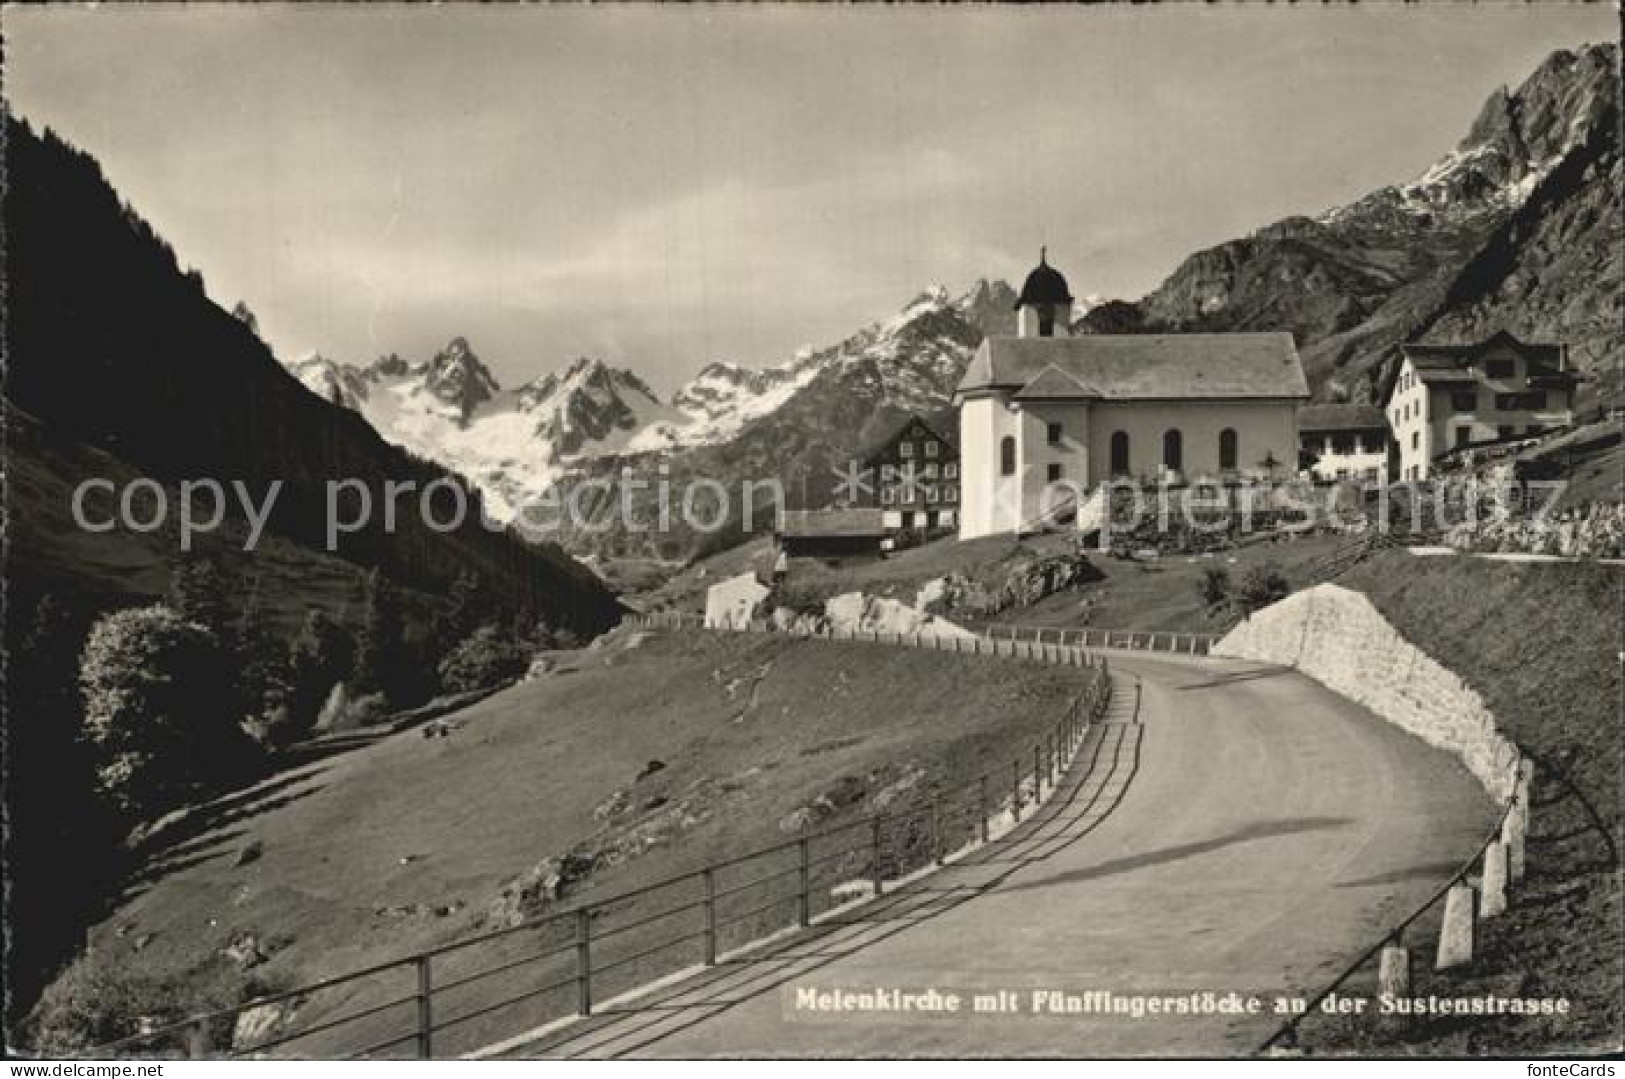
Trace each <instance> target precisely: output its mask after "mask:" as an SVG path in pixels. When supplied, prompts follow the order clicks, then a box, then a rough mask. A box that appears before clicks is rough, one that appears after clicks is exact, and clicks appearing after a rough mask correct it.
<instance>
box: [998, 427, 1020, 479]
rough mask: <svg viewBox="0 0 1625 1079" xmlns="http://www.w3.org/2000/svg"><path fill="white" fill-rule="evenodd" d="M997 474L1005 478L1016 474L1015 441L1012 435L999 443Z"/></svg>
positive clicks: (1006, 436)
mask: <svg viewBox="0 0 1625 1079" xmlns="http://www.w3.org/2000/svg"><path fill="white" fill-rule="evenodd" d="M999 472H1000V474H1001V475H1005V476H1014V475H1015V474H1016V440H1015V437H1014V436H1012V435H1005V436H1004V441H1002V442H1000V443H999Z"/></svg>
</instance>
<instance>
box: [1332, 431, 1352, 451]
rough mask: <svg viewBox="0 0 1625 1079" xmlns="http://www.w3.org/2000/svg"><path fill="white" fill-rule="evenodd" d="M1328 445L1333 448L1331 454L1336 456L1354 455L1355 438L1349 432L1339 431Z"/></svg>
mask: <svg viewBox="0 0 1625 1079" xmlns="http://www.w3.org/2000/svg"><path fill="white" fill-rule="evenodd" d="M1328 445H1330V447H1331V452H1332V453H1335V454H1339V455H1347V454H1350V453H1353V452H1354V436H1353V435H1352V434H1349V433H1348V432H1347V431H1339V432H1338V433H1337V434H1334V435H1333V436H1332V437H1331V438H1330V439H1329V440H1328Z"/></svg>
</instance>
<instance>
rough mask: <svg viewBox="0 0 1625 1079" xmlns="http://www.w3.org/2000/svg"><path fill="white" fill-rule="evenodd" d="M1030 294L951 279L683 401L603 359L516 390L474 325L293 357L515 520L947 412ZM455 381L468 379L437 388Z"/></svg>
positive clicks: (337, 398)
mask: <svg viewBox="0 0 1625 1079" xmlns="http://www.w3.org/2000/svg"><path fill="white" fill-rule="evenodd" d="M1015 302H1016V294H1015V292H1014V290H1012V289H1011V288H1010V286H1009V285H1008V284H1006V283H1005V282H1003V281H996V282H990V281H978V282H977V283H976V284H975V285H974V286H973V287H972V288H971V289H970V290H969V291H967V292H966V293H964V294H963V295H961V296H959V297H957V298H956V297H953V296H951V295H950V293H949V292H948V290H947V289H945V288H942V287H940V286H939V287H935V288H932V289H930V290H928V291H926V292H924V293H922V294H921V295H919V296H917V297H916V298H915V299H913V300H912V301H910V302H909V303H908V304H907V305H905V306H904V308H903V309H902V310H901V311H899V312H898V313H897V314H896V315H894V316H892V317H891V318H889V319H885V320H882V321H880V322H877V323H874V324H873V325H870V326H867V327H865V328H864V329H862V330H860V331H858V332H857V333H856V334H854V335H852V336H851V337H849V338H848V339H846V340H845V341H843V342H841V343H840V344H838V345H834V346H831V347H828V348H824V349H811V348H806V349H802V350H801V351H800V352H798V353H797V354H796V355H795V356H794V357H792V358H791V359H790V360H788V361H786V362H785V363H783V364H780V365H777V366H773V367H767V368H759V369H758V368H750V367H744V366H742V365H739V364H735V363H728V362H722V361H718V362H715V363H712V364H709V365H708V366H706V367H705V368H703V369H702V370H701V371H700V372H699V373H698V374H697V375H695V376H694V378H693V379H691V380H690V381H689V382H688V383H687V384H685V385H683V386H682V387H680V388H679V389H678V390H677V392H676V393H675V394H674V395H673V396H672V398H671V400H670V401H669V402H663V401H661V400H660V399H659V398H658V397H657V396H656V395H655V393H654V392H653V391H652V390H651V389H650V388H649V386H648V385H647V384H646V383H645V382H644V381H643V380H642V379H640V378H638V376H637V375H635V374H633V373H632V372H630V371H625V370H621V369H619V368H616V367H613V366H610V365H608V364H606V363H604V362H603V361H601V360H597V359H588V358H579V359H576V360H573V361H571V362H570V363H569V364H568V365H566V366H565V367H563V368H561V369H559V370H557V371H554V372H552V373H550V374H547V375H544V376H542V377H540V378H537V379H534V380H532V381H530V382H527V383H525V384H523V385H520V386H517V387H514V388H513V389H511V390H505V389H503V388H501V387H500V386H499V385H498V384H497V381H496V379H495V378H493V377H492V376H491V374H490V372H489V370H488V369H487V368H486V367H485V366H484V364H483V363H481V362H480V361H479V360H478V358H477V357H476V356H475V354H474V352H473V350H472V348H471V347H470V346H469V345H468V343H467V341H466V340H464V339H462V338H458V339H456V340H454V341H453V342H452V343H451V344H450V345H448V346H447V348H446V349H444V350H442V351H441V353H440V354H438V355H437V356H436V357H435V358H434V359H433V360H427V361H412V360H406V359H402V358H401V357H399V356H397V355H390V356H386V357H382V358H380V359H378V360H375V361H373V362H372V363H369V364H366V365H364V366H361V365H354V364H347V363H339V362H336V361H334V360H331V359H328V358H326V357H323V356H320V355H312V356H307V357H304V358H301V359H297V360H293V361H290V362H289V363H288V364H287V367H288V370H289V371H290V372H291V373H292V374H293V375H294V376H295V377H297V378H298V379H299V381H300V382H301V383H303V384H304V385H305V386H306V387H307V388H308V389H309V390H311V392H312V393H314V394H316V395H317V396H320V397H322V398H323V399H324V400H327V401H330V402H333V403H335V404H340V405H343V406H344V407H346V408H349V409H351V410H353V411H355V412H357V413H359V414H360V415H361V416H363V417H364V418H365V419H366V420H367V422H368V423H369V424H370V425H371V426H372V427H373V428H374V429H376V430H377V431H378V432H379V433H380V434H381V435H383V437H384V438H385V439H387V440H388V441H390V442H393V443H395V444H396V445H399V446H402V447H404V448H406V449H409V450H411V451H412V452H413V453H414V454H417V455H420V456H423V457H426V458H429V459H432V460H435V461H438V462H440V463H441V464H443V465H445V466H446V467H448V468H450V469H453V470H454V471H456V472H458V473H459V474H461V475H463V476H466V477H467V478H468V479H469V480H471V481H472V482H473V483H475V484H476V485H477V486H478V487H479V488H480V489H481V491H482V492H483V493H484V496H485V502H486V506H487V509H488V512H490V513H491V515H492V516H493V517H496V518H498V519H502V520H510V519H513V518H514V517H515V516H516V515H517V514H518V513H519V512H520V511H521V509H522V508H523V507H525V506H527V505H535V504H537V503H538V502H539V501H540V500H541V499H542V498H543V496H544V493H546V492H548V491H549V490H550V489H555V490H556V491H558V492H561V493H568V492H569V491H572V490H575V489H576V488H577V487H578V486H579V485H580V483H581V481H583V480H587V479H602V478H604V477H606V476H617V475H619V474H620V472H621V470H622V469H629V470H630V475H631V476H632V477H634V478H640V477H641V478H649V479H651V480H652V479H654V478H657V476H658V474H659V473H660V472H661V469H662V467H665V468H666V469H675V470H676V472H678V473H685V471H688V470H690V469H689V466H690V464H691V463H692V462H701V461H703V462H707V464H706V468H707V469H712V470H714V471H715V472H717V473H718V474H726V475H730V476H733V475H742V474H743V473H744V472H745V471H748V470H749V469H756V470H757V472H758V473H759V474H760V475H762V476H763V477H766V476H769V475H776V474H778V473H774V472H771V471H763V470H766V469H769V468H770V466H771V465H772V464H773V463H774V462H775V461H777V460H780V459H781V454H782V453H783V451H784V450H785V448H786V447H785V445H784V439H788V440H789V441H790V442H796V441H797V440H798V439H799V438H800V437H802V436H806V438H807V439H808V443H807V445H806V446H798V447H797V449H796V450H795V452H796V453H801V452H804V451H805V452H812V449H813V447H815V446H816V447H818V449H817V452H816V453H815V454H814V456H816V457H817V458H818V460H819V461H820V462H823V461H824V459H825V458H826V457H827V458H828V459H829V460H830V461H833V460H835V456H836V455H837V454H836V451H838V450H839V451H845V452H849V451H851V450H852V449H853V448H854V447H856V446H858V445H861V444H865V443H867V442H868V441H872V440H875V439H877V438H879V437H880V436H881V435H883V434H884V433H885V429H886V426H887V425H888V424H891V423H900V422H901V421H902V420H903V419H904V418H905V417H906V416H908V415H909V414H911V413H914V412H922V413H927V414H933V415H935V416H937V417H938V418H939V419H941V418H943V413H945V411H946V410H947V408H948V404H949V397H950V395H951V394H952V392H953V387H954V386H955V385H956V384H957V383H958V381H959V376H960V375H961V374H962V373H963V371H964V368H965V364H966V363H967V362H968V360H969V357H970V353H971V352H972V351H974V349H975V347H976V346H977V345H978V344H980V342H981V339H982V337H983V335H984V333H986V332H1001V333H1008V332H1013V330H1014V310H1015ZM453 359H454V360H455V364H454V363H453V362H452V360H453ZM453 375H454V376H455V377H452V376H453ZM448 385H449V386H451V387H452V392H449V393H447V392H441V391H440V390H439V389H437V386H448ZM470 389H472V392H468V391H469V390H470ZM949 426H950V427H951V424H949ZM781 435H782V436H783V438H782V439H781ZM792 463H794V462H793V461H792ZM798 467H801V469H802V473H803V474H807V473H810V472H813V471H816V472H818V473H819V479H818V482H811V481H809V482H810V483H811V486H809V488H808V492H809V497H811V493H812V492H814V491H822V490H824V489H825V487H826V486H827V485H826V484H824V483H823V479H824V474H825V473H826V472H827V468H818V469H813V468H811V467H809V466H807V465H806V464H805V463H803V464H801V465H799V466H798ZM695 474H696V475H698V474H699V473H695ZM707 474H709V473H707ZM798 495H799V488H798ZM636 501H637V498H636V496H634V503H636ZM627 532H628V530H627V529H625V528H624V527H622V526H620V525H619V524H617V525H615V526H612V527H610V528H609V529H607V530H605V531H604V533H603V534H601V535H598V534H595V533H594V532H593V531H592V530H591V529H586V528H580V527H576V526H573V525H566V526H564V528H563V531H562V533H561V536H562V538H564V539H566V540H567V541H568V542H570V543H572V544H573V545H575V546H576V547H577V548H578V549H582V550H602V549H603V548H604V545H606V544H607V545H609V546H610V547H618V545H623V544H626V543H629V542H631V540H630V537H629V536H628V534H627ZM600 541H601V542H600ZM685 542H686V541H685ZM656 545H658V544H656Z"/></svg>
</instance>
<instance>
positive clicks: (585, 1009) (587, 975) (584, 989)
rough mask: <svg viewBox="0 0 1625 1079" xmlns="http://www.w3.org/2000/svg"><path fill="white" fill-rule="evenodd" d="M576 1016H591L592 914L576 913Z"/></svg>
mask: <svg viewBox="0 0 1625 1079" xmlns="http://www.w3.org/2000/svg"><path fill="white" fill-rule="evenodd" d="M576 1014H577V1015H583V1016H585V1015H591V1014H592V913H591V911H589V910H588V908H586V907H582V908H581V909H580V910H578V911H576Z"/></svg>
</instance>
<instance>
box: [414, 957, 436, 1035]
mask: <svg viewBox="0 0 1625 1079" xmlns="http://www.w3.org/2000/svg"><path fill="white" fill-rule="evenodd" d="M414 962H415V963H416V965H417V968H418V992H417V998H418V1059H419V1060H429V1059H431V1058H432V1057H433V1056H434V1006H433V1002H432V998H433V996H434V985H433V983H432V982H431V980H430V977H429V957H428V956H426V955H420V956H418V957H417V959H416V960H415V961H414Z"/></svg>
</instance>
